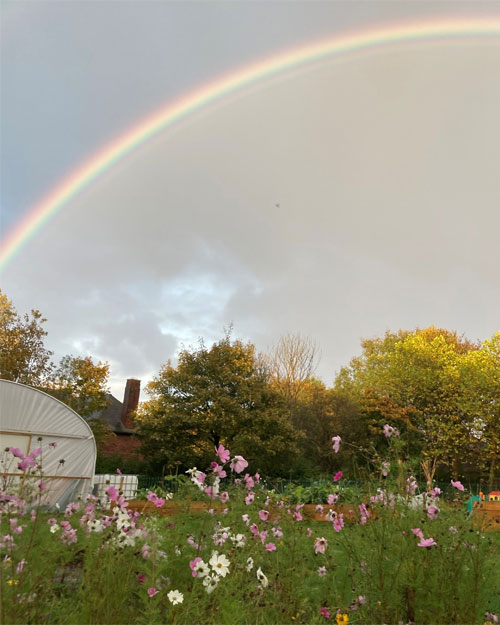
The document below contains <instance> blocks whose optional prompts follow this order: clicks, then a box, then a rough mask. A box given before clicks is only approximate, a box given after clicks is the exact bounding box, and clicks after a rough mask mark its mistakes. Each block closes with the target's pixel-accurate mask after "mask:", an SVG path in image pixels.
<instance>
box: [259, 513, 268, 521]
mask: <svg viewBox="0 0 500 625" xmlns="http://www.w3.org/2000/svg"><path fill="white" fill-rule="evenodd" d="M268 518H269V511H268V510H259V519H260V520H261V521H267V519H268Z"/></svg>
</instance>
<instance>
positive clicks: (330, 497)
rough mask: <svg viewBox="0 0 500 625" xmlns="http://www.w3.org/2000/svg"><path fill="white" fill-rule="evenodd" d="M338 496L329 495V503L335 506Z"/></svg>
mask: <svg viewBox="0 0 500 625" xmlns="http://www.w3.org/2000/svg"><path fill="white" fill-rule="evenodd" d="M338 498H339V496H338V495H328V505H330V506H333V504H336V503H337V500H338Z"/></svg>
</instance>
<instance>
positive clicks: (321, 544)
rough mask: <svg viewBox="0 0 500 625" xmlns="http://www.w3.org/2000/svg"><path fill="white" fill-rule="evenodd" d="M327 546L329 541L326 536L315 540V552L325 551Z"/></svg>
mask: <svg viewBox="0 0 500 625" xmlns="http://www.w3.org/2000/svg"><path fill="white" fill-rule="evenodd" d="M327 547H328V541H327V540H326V538H323V537H321V538H316V540H315V541H314V553H325V551H326V548H327Z"/></svg>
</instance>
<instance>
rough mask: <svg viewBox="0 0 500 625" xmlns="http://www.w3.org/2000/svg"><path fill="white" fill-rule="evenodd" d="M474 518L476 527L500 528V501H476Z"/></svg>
mask: <svg viewBox="0 0 500 625" xmlns="http://www.w3.org/2000/svg"><path fill="white" fill-rule="evenodd" d="M472 518H473V522H474V527H476V528H480V529H482V530H500V501H476V502H475V503H474V509H473V512H472Z"/></svg>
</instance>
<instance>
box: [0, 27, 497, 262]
mask: <svg viewBox="0 0 500 625" xmlns="http://www.w3.org/2000/svg"><path fill="white" fill-rule="evenodd" d="M477 36H481V37H483V36H489V37H492V38H495V39H496V38H499V37H500V17H498V16H491V17H479V18H477V17H476V18H470V17H469V18H460V19H434V20H432V21H425V22H419V23H417V24H415V23H412V24H393V25H390V26H387V27H384V28H375V29H369V30H361V31H358V32H354V33H349V34H342V35H337V36H335V37H333V38H330V39H327V40H322V41H319V42H315V43H313V44H309V45H306V46H301V47H298V48H293V49H291V50H287V51H285V52H283V53H281V54H277V55H274V56H271V57H270V58H267V59H265V60H264V61H261V62H258V63H254V64H252V65H248V66H245V67H243V68H240V69H237V70H236V71H235V72H233V73H231V74H229V75H225V76H222V77H220V78H218V79H217V80H215V81H214V82H211V83H210V84H208V85H205V86H203V87H200V88H198V89H196V90H194V91H192V92H190V93H188V94H186V95H184V96H182V97H181V98H179V99H177V100H175V101H173V102H169V103H168V104H167V105H166V106H163V107H162V108H161V109H160V110H159V111H157V112H156V113H154V114H152V115H151V116H149V117H147V118H146V119H144V120H142V121H140V122H139V123H138V124H136V125H134V126H133V127H132V128H130V129H129V130H127V131H126V132H125V133H124V134H122V135H121V136H119V137H117V138H116V139H114V140H113V141H111V143H109V144H108V145H106V146H104V147H103V148H102V149H100V150H99V151H98V152H97V153H96V154H94V155H93V156H92V157H91V158H89V159H88V160H87V161H85V162H84V163H83V164H82V165H80V167H78V168H77V169H76V170H74V171H73V173H71V174H70V175H69V176H68V177H67V178H66V179H65V180H63V181H62V182H61V183H60V184H59V185H58V186H57V187H56V188H55V189H53V190H52V191H51V192H50V193H49V194H48V195H47V196H46V197H44V198H43V199H42V200H41V201H40V202H39V203H38V204H36V206H34V207H33V208H32V210H30V211H29V212H28V214H27V216H26V217H25V218H24V219H23V220H21V221H20V222H19V224H17V226H16V227H15V228H14V229H13V230H12V231H11V232H10V233H8V234H7V236H6V237H5V239H4V240H3V241H2V244H1V246H0V271H2V270H3V269H5V268H6V266H7V264H8V263H9V262H10V261H11V260H12V259H13V258H14V257H15V256H16V255H17V254H18V253H19V252H20V251H21V249H22V248H23V247H24V246H25V245H26V244H27V243H28V242H29V241H30V240H31V239H32V238H33V237H34V236H35V235H36V233H37V232H38V231H39V230H40V229H41V228H42V227H43V226H44V225H45V224H46V223H47V222H48V221H49V220H50V219H52V218H53V217H54V216H55V215H56V214H57V213H58V212H59V211H60V210H61V209H62V208H63V207H64V206H66V205H67V204H68V202H69V201H70V200H71V199H72V198H73V197H75V196H76V195H77V194H78V193H79V192H80V191H82V190H83V189H85V188H86V187H88V186H89V185H90V184H91V183H92V182H93V181H94V180H95V179H96V178H98V177H99V176H102V175H103V174H104V173H105V172H106V171H107V170H108V169H110V168H111V167H112V166H113V165H114V164H115V163H116V162H117V161H119V160H121V159H123V158H125V157H126V156H127V155H128V154H129V153H130V152H132V151H133V150H134V149H135V148H137V147H138V146H140V145H142V144H144V143H145V142H146V141H148V140H149V139H150V138H151V137H153V136H155V135H157V134H158V133H159V132H161V131H162V130H165V129H166V128H169V127H170V126H172V125H173V124H175V123H176V122H178V121H179V120H182V119H184V118H186V117H187V116H188V115H191V114H193V113H195V112H196V111H198V110H200V109H202V108H203V107H204V106H206V105H208V104H210V103H212V102H215V101H217V100H220V99H221V98H223V97H224V96H226V95H228V94H230V93H233V92H235V91H238V90H241V89H243V88H244V87H248V86H250V85H253V84H255V83H257V82H258V81H261V80H263V79H269V78H272V77H273V76H275V75H276V74H279V73H281V72H284V71H286V70H291V69H297V68H300V67H302V66H305V65H307V64H309V63H312V62H317V61H321V60H323V59H326V58H328V57H331V56H332V55H335V54H345V53H349V52H355V51H359V50H366V49H369V48H375V47H379V46H388V45H392V44H402V43H406V42H418V41H426V40H436V39H456V38H468V37H477Z"/></svg>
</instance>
